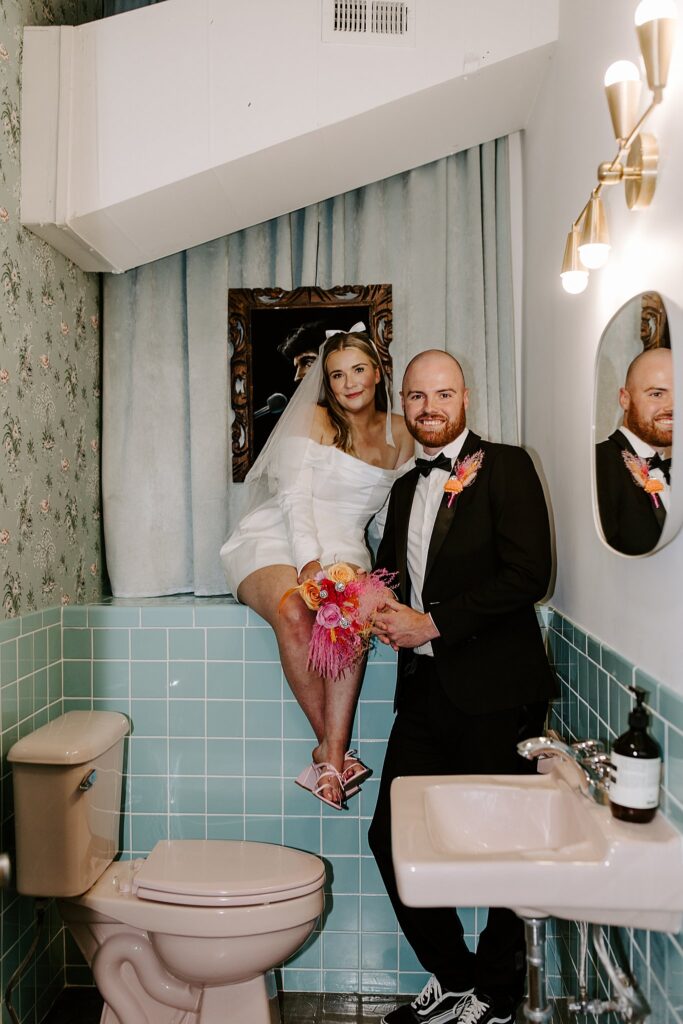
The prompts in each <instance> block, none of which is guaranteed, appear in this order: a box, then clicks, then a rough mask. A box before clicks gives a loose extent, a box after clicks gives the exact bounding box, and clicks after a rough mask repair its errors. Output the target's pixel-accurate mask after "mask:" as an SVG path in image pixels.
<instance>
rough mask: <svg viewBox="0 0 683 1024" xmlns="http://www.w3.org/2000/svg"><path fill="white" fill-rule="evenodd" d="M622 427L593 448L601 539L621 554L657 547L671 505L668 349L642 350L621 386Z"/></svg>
mask: <svg viewBox="0 0 683 1024" xmlns="http://www.w3.org/2000/svg"><path fill="white" fill-rule="evenodd" d="M619 404H620V405H621V408H622V409H623V410H624V418H623V421H622V424H621V426H620V427H619V428H618V429H617V430H615V431H614V433H613V434H610V436H609V438H608V439H607V440H606V441H602V442H600V444H598V445H596V448H595V476H596V490H597V497H598V510H599V513H600V524H601V526H602V532H603V533H604V535H605V540H606V541H607V543H608V544H609V545H610V547H613V548H614V549H615V550H616V551H621V552H622V554H625V555H642V554H645V553H646V552H648V551H652V549H653V548H655V547H656V546H657V542H658V541H659V537H660V534H661V532H662V529H663V526H664V522H665V520H666V510H667V508H668V506H669V492H670V482H671V443H672V440H673V408H674V390H673V356H672V353H671V349H670V348H651V349H648V350H647V351H645V352H641V353H640V355H638V356H636V358H635V359H634V360H633V362H632V363H631V364H630V366H629V368H628V371H627V373H626V380H625V382H624V386H623V387H622V388H620V389H619Z"/></svg>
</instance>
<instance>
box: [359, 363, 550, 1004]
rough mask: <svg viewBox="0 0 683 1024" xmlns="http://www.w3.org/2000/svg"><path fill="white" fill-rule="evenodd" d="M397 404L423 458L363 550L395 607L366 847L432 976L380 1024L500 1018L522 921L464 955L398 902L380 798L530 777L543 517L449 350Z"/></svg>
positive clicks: (445, 919) (382, 620)
mask: <svg viewBox="0 0 683 1024" xmlns="http://www.w3.org/2000/svg"><path fill="white" fill-rule="evenodd" d="M401 399H402V402H403V412H404V415H405V420H406V424H407V426H408V429H409V431H410V432H411V434H412V435H413V437H415V438H416V440H417V441H419V442H420V444H421V445H422V449H423V452H424V455H425V458H418V459H417V460H416V467H415V469H413V470H411V471H410V472H408V473H406V474H405V476H403V477H401V478H400V479H399V480H397V481H396V483H395V484H394V487H393V489H392V492H391V498H390V502H389V510H388V513H387V524H386V528H385V532H384V537H383V540H382V543H381V545H380V548H379V551H378V553H377V565H378V566H382V567H383V568H386V569H388V570H390V571H393V572H397V573H398V600H388V601H387V602H386V605H385V606H384V608H383V609H382V610H381V612H380V614H379V616H378V621H377V623H376V632H377V633H378V635H379V638H380V640H382V641H383V642H384V643H388V644H391V645H392V646H393V647H394V649H396V650H398V651H399V659H398V681H397V687H396V699H395V708H396V719H395V721H394V726H393V729H392V732H391V736H390V738H389V744H388V748H387V753H386V758H385V762H384V769H383V772H382V780H381V784H380V789H379V796H378V800H377V808H376V811H375V815H374V818H373V821H372V825H371V827H370V833H369V841H370V846H371V849H372V852H373V854H374V855H375V859H376V860H377V864H378V866H379V869H380V871H381V873H382V877H383V879H384V883H385V885H386V888H387V892H388V894H389V896H390V898H391V900H392V903H393V906H394V910H395V912H396V916H397V917H398V921H399V924H400V925H401V928H402V929H403V932H404V934H405V936H406V938H407V939H408V941H409V943H410V944H411V946H412V947H413V949H414V950H415V953H416V954H417V957H418V959H419V961H420V963H421V964H422V966H423V967H424V969H425V970H426V971H429V972H430V974H431V975H432V977H431V979H430V981H429V982H428V984H427V985H426V986H425V988H424V989H423V991H422V992H421V993H420V995H419V996H418V997H417V998H416V999H415V1000H414V1001H413V1002H412V1003H410V1004H407V1005H404V1006H401V1007H398V1008H397V1009H395V1010H392V1011H390V1012H389V1013H387V1014H386V1015H385V1017H384V1018H383V1024H417V1022H425V1024H445V1022H448V1021H459V1022H461V1024H509V1022H511V1021H512V1020H514V1016H515V1010H516V1007H517V1005H518V1004H519V1002H521V999H522V996H523V993H524V980H525V969H526V962H525V951H524V928H523V924H522V922H521V921H520V920H519V919H518V918H517V917H516V915H515V914H514V913H513V912H512V911H511V910H505V909H502V908H492V909H491V910H489V914H488V923H487V926H486V928H485V929H484V931H483V932H482V933H481V936H480V939H479V944H478V947H477V950H476V953H471V952H470V951H469V950H468V948H467V945H466V943H465V939H464V936H463V927H462V924H461V922H460V919H459V918H458V915H457V913H456V911H455V910H454V909H451V908H450V907H444V908H442V909H439V908H436V909H426V908H425V909H417V908H412V907H407V906H405V905H404V904H403V903H402V902H401V900H400V897H399V895H398V892H397V889H396V881H395V876H394V869H393V863H392V857H391V806H390V799H389V790H390V786H391V782H392V780H393V779H394V778H396V776H399V775H446V774H481V773H489V772H493V773H505V774H510V773H519V772H523V771H525V770H527V771H528V770H529V766H528V763H527V762H524V761H523V760H522V758H520V757H519V756H518V755H517V753H516V746H517V743H518V741H519V740H520V739H523V738H525V737H528V736H533V735H538V734H539V733H542V731H543V724H544V719H545V714H546V711H547V705H548V699H549V698H550V697H552V696H554V695H555V692H556V687H555V682H554V678H553V675H552V673H551V670H550V666H549V665H548V661H547V658H546V654H545V650H544V647H543V641H542V637H541V633H540V629H539V626H538V622H537V619H536V613H535V610H534V602H535V601H537V600H539V599H540V598H542V597H543V595H544V594H545V592H546V589H547V586H548V581H549V578H550V569H551V556H550V530H549V525H548V513H547V509H546V505H545V500H544V497H543V491H542V489H541V485H540V482H539V479H538V477H537V475H536V472H535V470H534V467H533V465H532V462H531V459H530V458H529V456H528V455H527V454H526V452H525V451H523V449H521V448H517V447H512V446H509V445H501V444H492V443H490V442H488V441H483V440H482V439H481V438H480V437H478V436H477V435H476V434H474V433H472V432H471V431H469V430H468V429H467V427H466V426H465V412H466V409H467V405H468V392H467V388H466V387H465V381H464V378H463V373H462V369H461V367H460V364H459V363H458V362H457V360H455V359H453V357H452V356H450V355H448V354H446V353H445V352H441V351H428V352H422V353H421V354H420V355H418V356H416V357H415V358H414V359H413V360H412V361H411V362H410V363H409V365H408V368H407V370H406V373H405V376H404V379H403V390H402V392H401ZM532 770H533V768H532Z"/></svg>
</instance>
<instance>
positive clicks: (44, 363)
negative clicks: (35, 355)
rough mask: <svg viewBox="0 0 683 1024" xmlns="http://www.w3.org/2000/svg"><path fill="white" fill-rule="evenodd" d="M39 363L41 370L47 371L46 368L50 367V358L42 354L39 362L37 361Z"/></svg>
mask: <svg viewBox="0 0 683 1024" xmlns="http://www.w3.org/2000/svg"><path fill="white" fill-rule="evenodd" d="M39 362H40V365H41V366H42V368H43V369H44V370H47V369H48V367H49V365H50V357H49V356H48V355H47V354H46V353H44V354H43V355H42V356H41V357H40V360H39Z"/></svg>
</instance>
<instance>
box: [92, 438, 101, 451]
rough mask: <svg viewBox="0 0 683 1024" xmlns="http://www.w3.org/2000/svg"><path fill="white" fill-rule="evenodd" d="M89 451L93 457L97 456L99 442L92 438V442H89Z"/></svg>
mask: <svg viewBox="0 0 683 1024" xmlns="http://www.w3.org/2000/svg"><path fill="white" fill-rule="evenodd" d="M90 450H91V451H92V452H93V453H94V454H95V455H97V453H98V451H99V450H100V442H99V441H98V440H97V438H96V437H93V439H92V441H91V442H90Z"/></svg>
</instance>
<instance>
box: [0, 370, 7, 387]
mask: <svg viewBox="0 0 683 1024" xmlns="http://www.w3.org/2000/svg"><path fill="white" fill-rule="evenodd" d="M8 381H9V370H0V384H7V382H8Z"/></svg>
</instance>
